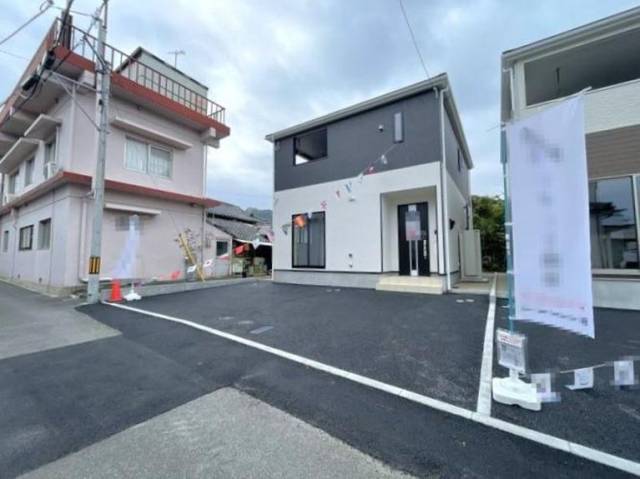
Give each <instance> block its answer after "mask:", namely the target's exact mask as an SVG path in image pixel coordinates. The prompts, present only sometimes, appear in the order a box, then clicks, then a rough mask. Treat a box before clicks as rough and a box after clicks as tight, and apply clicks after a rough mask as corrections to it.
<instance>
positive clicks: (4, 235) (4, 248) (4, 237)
mask: <svg viewBox="0 0 640 479" xmlns="http://www.w3.org/2000/svg"><path fill="white" fill-rule="evenodd" d="M7 251H9V230H4V231H3V232H2V252H3V253H6V252H7Z"/></svg>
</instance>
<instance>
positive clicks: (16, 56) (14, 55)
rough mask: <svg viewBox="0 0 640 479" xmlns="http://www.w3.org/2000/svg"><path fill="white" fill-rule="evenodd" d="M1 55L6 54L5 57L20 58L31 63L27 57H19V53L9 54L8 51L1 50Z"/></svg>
mask: <svg viewBox="0 0 640 479" xmlns="http://www.w3.org/2000/svg"><path fill="white" fill-rule="evenodd" d="M0 53H4V54H5V55H8V56H10V57H13V58H19V59H20V60H27V61H29V58H27V57H25V56H23V55H19V54H17V53H13V52H8V51H7V50H2V49H0Z"/></svg>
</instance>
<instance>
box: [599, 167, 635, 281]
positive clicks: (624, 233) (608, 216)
mask: <svg viewBox="0 0 640 479" xmlns="http://www.w3.org/2000/svg"><path fill="white" fill-rule="evenodd" d="M633 182H634V179H633V177H631V176H623V177H619V178H606V179H601V180H594V181H590V182H589V220H590V221H589V222H590V229H591V265H592V268H593V269H613V270H616V269H640V256H639V255H640V252H639V250H638V222H639V218H638V211H637V204H638V203H637V202H638V200H637V196H636V195H637V193H636V190H637V186H638V183H637V182H638V179H637V178H636V187H634V184H633Z"/></svg>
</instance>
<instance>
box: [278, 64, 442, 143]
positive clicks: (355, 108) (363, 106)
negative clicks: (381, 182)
mask: <svg viewBox="0 0 640 479" xmlns="http://www.w3.org/2000/svg"><path fill="white" fill-rule="evenodd" d="M448 86H449V78H448V77H447V74H446V73H441V74H439V75H436V76H434V77H431V78H428V79H427V80H423V81H421V82H418V83H414V84H412V85H409V86H406V87H404V88H400V89H398V90H394V91H392V92H389V93H385V94H383V95H380V96H377V97H374V98H370V99H368V100H365V101H362V102H360V103H356V104H355V105H351V106H348V107H346V108H342V109H340V110H336V111H334V112H332V113H329V114H327V115H323V116H320V117H318V118H314V119H312V120H309V121H305V122H303V123H299V124H297V125H294V126H290V127H288V128H285V129H283V130H279V131H276V132H274V133H271V134H269V135H266V136H265V139H266V140H267V141H270V142H272V143H273V142H274V141H276V140H280V139H282V138H287V137H289V136H292V135H295V134H297V133H301V132H303V131H307V130H310V129H313V128H319V127H321V126H324V125H327V124H329V123H333V122H334V121H338V120H341V119H343V118H348V117H350V116H353V115H357V114H359V113H362V112H365V111H368V110H371V109H373V108H378V107H380V106H383V105H387V104H389V103H393V102H394V101H398V100H400V99H403V98H407V97H410V96H413V95H417V94H420V93H423V92H427V91H429V90H433V89H434V88H447V87H448Z"/></svg>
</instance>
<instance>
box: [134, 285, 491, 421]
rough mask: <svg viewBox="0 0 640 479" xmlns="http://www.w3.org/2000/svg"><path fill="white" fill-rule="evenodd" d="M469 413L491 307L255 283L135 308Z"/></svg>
mask: <svg viewBox="0 0 640 479" xmlns="http://www.w3.org/2000/svg"><path fill="white" fill-rule="evenodd" d="M132 306H135V307H136V308H141V309H145V310H149V311H154V312H157V313H162V314H167V315H170V316H177V317H179V318H182V319H187V320H191V321H195V322H197V323H199V324H203V325H206V326H210V327H213V328H215V329H219V330H222V331H226V332H229V333H233V334H235V335H238V336H242V337H246V338H249V339H252V340H254V341H258V342H260V343H263V344H267V345H269V346H273V347H276V348H279V349H282V350H285V351H288V352H291V353H295V354H299V355H302V356H304V357H308V358H311V359H314V360H317V361H320V362H323V363H326V364H329V365H331V366H335V367H339V368H342V369H345V370H347V371H350V372H355V373H358V374H362V375H364V376H367V377H370V378H373V379H376V380H379V381H383V382H385V383H388V384H392V385H394V386H399V387H402V388H406V389H409V390H411V391H414V392H417V393H420V394H424V395H426V396H429V397H433V398H436V399H440V400H442V401H446V402H448V403H451V404H455V405H457V406H461V407H465V408H468V409H472V410H475V407H476V401H477V396H478V385H479V375H480V366H481V359H482V346H483V337H484V330H485V324H486V318H487V307H488V299H487V298H486V297H483V296H473V295H466V296H456V295H446V296H430V295H417V294H406V293H381V292H377V291H374V290H366V289H344V288H343V289H340V288H324V287H314V286H300V285H288V284H287V285H285V284H276V283H272V282H270V281H258V282H253V283H245V284H242V285H234V286H232V287H227V286H224V287H219V288H213V289H209V290H201V291H192V292H188V293H181V294H180V295H170V296H169V295H167V296H155V297H150V298H145V299H143V300H142V301H138V302H136V303H135V304H132Z"/></svg>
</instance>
